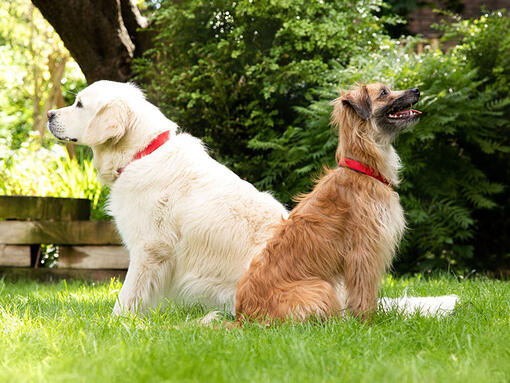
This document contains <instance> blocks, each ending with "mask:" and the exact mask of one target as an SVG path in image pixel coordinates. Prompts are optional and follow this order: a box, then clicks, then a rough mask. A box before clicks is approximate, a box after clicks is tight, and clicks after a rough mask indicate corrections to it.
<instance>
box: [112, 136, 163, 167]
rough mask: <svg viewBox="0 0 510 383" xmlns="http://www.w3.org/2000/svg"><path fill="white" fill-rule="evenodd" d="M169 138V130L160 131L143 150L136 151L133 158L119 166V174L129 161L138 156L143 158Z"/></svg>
mask: <svg viewBox="0 0 510 383" xmlns="http://www.w3.org/2000/svg"><path fill="white" fill-rule="evenodd" d="M169 138H170V131H169V130H167V131H166V132H163V133H161V134H160V135H159V136H157V137H156V138H155V139H153V140H152V141H151V142H150V144H149V145H148V146H147V147H146V148H145V149H144V150H142V151H141V152H138V153H136V154H135V155H134V156H133V158H132V159H131V161H129V162H128V163H127V164H126V165H125V166H124V167H123V168H120V169H119V170H118V172H119V175H120V174H121V173H122V172H123V171H124V169H125V168H126V166H128V165H129V164H130V163H131V162H133V161H135V160H139V159H140V158H143V157H145V156H148V155H149V154H151V153H152V152H153V151H155V150H156V149H157V148H159V147H160V146H161V145H163V144H164V143H165V142H167V141H168V139H169Z"/></svg>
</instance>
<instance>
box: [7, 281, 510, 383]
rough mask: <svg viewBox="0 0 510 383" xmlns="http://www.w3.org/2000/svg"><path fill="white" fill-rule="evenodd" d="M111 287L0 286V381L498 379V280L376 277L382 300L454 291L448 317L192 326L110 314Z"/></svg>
mask: <svg viewBox="0 0 510 383" xmlns="http://www.w3.org/2000/svg"><path fill="white" fill-rule="evenodd" d="M120 287H121V284H120V283H119V282H117V281H113V282H111V283H94V284H91V283H84V282H83V281H70V282H69V281H68V282H65V281H63V282H60V283H53V284H49V283H44V284H40V283H36V282H33V281H19V282H11V281H10V280H9V279H2V280H0V291H1V294H0V337H1V339H2V341H1V342H0V365H1V366H2V368H0V381H2V382H12V383H17V382H52V383H59V382H69V381H73V382H77V383H80V382H122V381H129V382H133V383H136V382H211V383H214V382H239V383H241V382H250V383H255V382H380V383H385V382H391V383H393V382H451V383H455V382H459V383H460V382H462V383H468V382H476V383H480V382H491V383H499V382H501V383H503V382H508V380H509V379H510V364H509V363H508V360H509V350H508V344H509V343H510V332H509V331H508V318H509V316H510V310H509V305H508V296H509V294H510V283H509V282H502V281H498V280H487V279H484V278H472V279H468V280H463V281H462V282H458V281H457V280H456V279H454V278H451V277H450V278H448V277H438V278H431V279H429V280H425V279H424V278H419V277H414V278H409V279H400V278H399V279H395V278H387V279H386V280H385V281H384V283H383V291H382V293H383V294H384V295H385V296H392V297H397V296H401V295H402V294H404V291H407V294H408V295H412V296H416V295H419V296H424V295H425V296H427V295H428V296H430V295H444V294H452V293H454V294H458V295H459V296H460V305H459V306H458V307H457V309H456V312H455V314H453V315H452V316H449V317H446V318H441V319H436V318H424V317H421V316H415V317H411V318H408V319H404V318H403V317H402V316H400V315H398V314H397V313H386V314H384V313H378V314H377V315H376V317H375V318H374V320H373V321H372V322H371V323H370V324H365V323H362V322H360V321H358V320H355V319H352V318H347V319H334V320H329V321H325V322H324V323H307V324H285V325H282V326H279V327H273V328H269V329H268V328H265V327H264V326H258V325H256V324H248V325H246V326H245V327H244V328H242V329H234V330H226V329H223V328H222V326H221V322H220V323H218V326H217V328H210V327H207V326H201V325H200V324H199V321H200V319H201V318H202V317H203V316H204V315H205V313H206V311H204V310H203V309H201V308H200V307H197V306H193V307H185V306H183V305H180V304H174V303H170V305H169V306H168V307H166V308H161V309H157V310H155V311H154V312H153V313H149V314H148V315H146V316H141V317H135V316H126V317H116V316H112V315H111V311H112V309H113V305H114V303H115V299H116V297H117V294H118V291H119V289H120Z"/></svg>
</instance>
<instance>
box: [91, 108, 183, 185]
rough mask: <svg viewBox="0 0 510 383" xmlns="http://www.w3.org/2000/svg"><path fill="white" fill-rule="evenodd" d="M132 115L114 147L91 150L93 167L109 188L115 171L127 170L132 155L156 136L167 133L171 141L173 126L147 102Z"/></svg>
mask: <svg viewBox="0 0 510 383" xmlns="http://www.w3.org/2000/svg"><path fill="white" fill-rule="evenodd" d="M133 114H134V116H133V119H132V120H131V123H130V126H129V127H128V128H127V129H126V134H125V135H124V137H122V139H120V140H119V142H118V143H116V144H114V145H112V143H110V142H106V143H104V144H101V145H98V146H95V147H93V148H92V151H93V153H94V167H95V168H96V170H97V173H98V177H99V179H100V181H101V182H102V183H104V184H107V185H111V184H113V183H114V182H115V180H116V179H117V178H118V177H119V169H122V168H124V167H125V166H127V165H128V164H129V163H130V162H131V161H132V159H133V157H134V156H135V154H136V153H139V152H140V151H142V150H144V149H145V148H146V147H147V146H148V145H149V144H150V143H151V141H152V140H153V139H154V138H155V137H157V136H158V135H159V134H161V133H163V132H165V131H170V137H172V136H175V134H176V132H177V125H176V124H175V123H174V122H172V121H170V120H169V119H167V118H166V117H165V116H164V115H163V114H162V113H161V112H160V111H159V109H158V108H156V107H155V106H154V105H152V104H150V103H148V102H145V103H144V105H143V107H140V106H138V107H137V108H135V109H134V110H133Z"/></svg>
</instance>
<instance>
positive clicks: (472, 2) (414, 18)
mask: <svg viewBox="0 0 510 383" xmlns="http://www.w3.org/2000/svg"><path fill="white" fill-rule="evenodd" d="M423 3H425V5H424V6H422V7H420V8H418V9H416V10H414V11H413V12H412V13H411V14H410V15H409V18H408V22H409V30H410V31H411V32H412V33H419V34H422V35H423V36H425V37H426V38H435V37H439V35H440V33H439V31H437V30H434V29H432V28H431V27H430V26H431V25H432V24H434V23H439V22H440V21H441V19H444V18H445V16H443V15H439V14H437V13H436V12H434V11H433V9H434V8H437V9H444V8H445V7H444V3H445V2H444V1H441V0H436V1H434V0H424V1H423ZM463 5H464V7H463V8H464V9H463V11H462V13H461V15H462V17H463V18H471V17H478V16H480V15H481V11H480V8H481V7H482V6H485V8H486V9H488V10H489V11H492V10H497V9H501V8H506V9H509V10H510V0H464V1H463Z"/></svg>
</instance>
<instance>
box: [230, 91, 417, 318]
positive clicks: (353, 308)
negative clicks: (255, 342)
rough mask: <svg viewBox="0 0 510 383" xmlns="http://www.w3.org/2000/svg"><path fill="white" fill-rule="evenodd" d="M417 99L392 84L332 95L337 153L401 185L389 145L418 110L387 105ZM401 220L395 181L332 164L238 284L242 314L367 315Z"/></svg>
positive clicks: (399, 232)
mask: <svg viewBox="0 0 510 383" xmlns="http://www.w3.org/2000/svg"><path fill="white" fill-rule="evenodd" d="M418 98H419V91H418V90H417V89H412V90H407V91H397V92H392V91H390V90H389V88H388V87H387V86H385V85H383V84H372V85H362V86H359V87H357V88H355V89H353V90H351V91H349V92H347V93H346V94H344V95H343V96H341V97H340V98H338V99H337V100H335V101H334V103H333V104H334V111H333V114H332V124H333V125H334V126H335V127H338V128H339V145H338V149H337V159H338V160H343V159H345V158H351V159H354V160H357V161H359V162H362V163H364V164H365V165H368V166H370V167H371V168H372V169H374V170H375V171H376V172H377V173H379V174H380V175H382V176H383V177H384V178H385V179H386V180H388V181H389V183H390V184H391V185H392V186H393V187H396V186H398V184H399V179H398V169H399V167H400V161H399V157H398V156H397V153H396V152H395V150H394V148H393V146H392V144H391V143H392V141H393V139H394V138H395V136H396V135H397V134H398V132H399V131H400V130H401V129H402V128H405V127H407V126H410V125H412V124H414V123H415V122H417V120H418V118H417V116H418V114H413V113H411V114H410V116H409V117H408V118H407V117H406V118H403V117H402V118H392V117H391V115H390V113H392V112H393V110H400V109H402V107H404V106H407V105H409V104H413V103H415V102H417V101H418ZM418 113H419V112H418ZM393 116H394V115H393ZM404 228H405V222H404V214H403V210H402V207H401V206H400V202H399V196H398V193H397V192H396V191H395V189H394V188H392V187H391V186H388V185H386V184H385V183H383V182H380V181H379V180H377V179H376V178H373V177H370V176H368V175H366V174H361V173H359V172H356V171H354V170H352V169H348V168H344V167H338V168H336V169H334V170H329V171H327V172H326V175H324V176H323V177H322V178H321V179H320V180H319V182H318V183H317V185H316V186H315V188H314V189H313V191H312V192H311V193H309V194H307V195H305V196H302V197H301V198H299V203H298V205H297V206H296V207H295V208H294V209H293V210H292V211H291V213H290V216H289V218H288V220H286V221H283V222H282V223H281V224H280V226H279V227H278V228H277V230H276V231H275V234H274V236H273V237H272V238H271V239H270V240H269V241H268V244H267V246H266V247H265V248H264V250H263V251H262V252H261V253H260V254H259V255H257V256H256V257H255V258H254V259H253V261H252V263H251V265H250V268H249V269H248V271H247V272H246V273H245V275H244V276H243V277H242V279H241V281H240V282H239V286H238V291H237V296H236V319H237V320H238V321H243V320H261V321H271V320H274V319H277V320H285V319H288V318H294V319H297V320H306V319H308V318H310V317H318V318H326V317H329V316H333V315H338V314H340V313H342V312H343V310H345V309H346V308H347V309H348V310H349V312H350V313H352V314H353V315H355V316H358V315H361V316H362V317H363V318H367V317H368V316H369V315H370V314H371V313H372V312H373V311H374V310H375V309H376V306H377V291H378V286H379V283H380V281H381V278H382V276H383V273H384V272H385V270H386V269H387V268H388V266H389V265H390V263H391V260H392V257H393V255H394V253H395V250H396V247H397V245H398V243H399V241H400V239H401V237H402V234H403V232H404Z"/></svg>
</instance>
